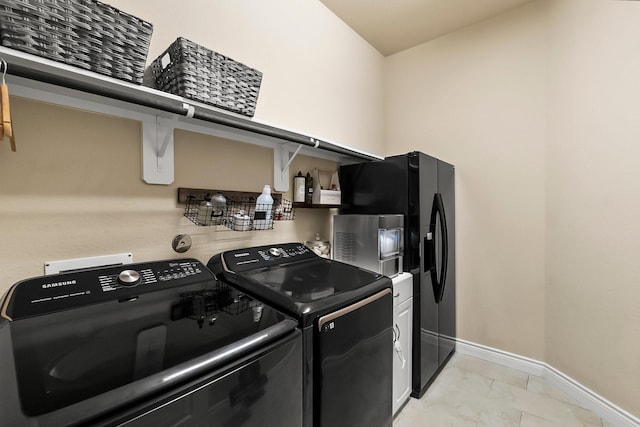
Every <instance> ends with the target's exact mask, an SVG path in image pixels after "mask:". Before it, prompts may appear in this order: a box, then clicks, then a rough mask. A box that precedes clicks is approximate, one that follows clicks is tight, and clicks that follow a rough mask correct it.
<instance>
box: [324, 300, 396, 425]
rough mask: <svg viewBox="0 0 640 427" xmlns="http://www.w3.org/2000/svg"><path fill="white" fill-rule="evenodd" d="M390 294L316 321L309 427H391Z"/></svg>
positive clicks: (391, 312)
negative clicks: (311, 419) (313, 398)
mask: <svg viewBox="0 0 640 427" xmlns="http://www.w3.org/2000/svg"><path fill="white" fill-rule="evenodd" d="M392 299H393V298H392V293H391V289H385V290H383V291H380V292H378V293H376V294H374V295H372V296H370V297H368V298H366V299H364V300H362V301H360V302H357V303H355V304H353V305H350V306H347V307H345V308H343V309H341V310H338V311H336V312H333V313H330V314H328V315H326V316H323V317H320V319H319V320H318V324H317V328H316V339H317V341H316V342H317V343H318V346H317V348H316V356H317V362H316V363H315V369H316V381H315V385H314V387H315V396H316V402H315V409H314V413H315V415H314V418H315V420H314V425H315V426H322V427H340V426H344V427H391V420H392V375H393V374H392V369H393V359H392V357H393V331H392V322H393V306H392Z"/></svg>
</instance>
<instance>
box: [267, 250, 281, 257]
mask: <svg viewBox="0 0 640 427" xmlns="http://www.w3.org/2000/svg"><path fill="white" fill-rule="evenodd" d="M269 255H271V256H272V257H274V258H278V257H280V256H282V251H281V250H280V249H278V248H269Z"/></svg>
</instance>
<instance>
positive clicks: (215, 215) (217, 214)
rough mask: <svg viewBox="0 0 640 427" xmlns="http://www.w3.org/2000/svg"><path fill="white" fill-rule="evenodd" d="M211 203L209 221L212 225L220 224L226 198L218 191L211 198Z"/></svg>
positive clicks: (225, 205)
mask: <svg viewBox="0 0 640 427" xmlns="http://www.w3.org/2000/svg"><path fill="white" fill-rule="evenodd" d="M211 204H212V205H213V212H212V214H211V223H212V224H213V225H220V224H222V220H223V218H224V211H225V209H226V207H227V199H226V197H224V196H223V195H222V193H218V194H216V195H215V196H213V197H212V198H211Z"/></svg>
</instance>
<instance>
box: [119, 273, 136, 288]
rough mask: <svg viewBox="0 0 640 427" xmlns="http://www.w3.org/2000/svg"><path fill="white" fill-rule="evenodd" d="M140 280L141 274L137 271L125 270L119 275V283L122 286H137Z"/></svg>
mask: <svg viewBox="0 0 640 427" xmlns="http://www.w3.org/2000/svg"><path fill="white" fill-rule="evenodd" d="M140 280H141V277H140V273H138V272H137V271H135V270H124V271H121V272H120V274H118V283H120V284H121V285H122V286H135V285H137V284H138V283H140Z"/></svg>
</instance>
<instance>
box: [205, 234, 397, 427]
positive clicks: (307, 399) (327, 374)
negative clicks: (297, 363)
mask: <svg viewBox="0 0 640 427" xmlns="http://www.w3.org/2000/svg"><path fill="white" fill-rule="evenodd" d="M207 266H208V267H209V269H211V271H213V272H214V274H215V275H216V277H217V278H218V279H219V280H221V281H223V282H226V283H229V284H231V285H233V286H234V287H236V288H238V289H240V290H242V291H243V292H246V293H247V294H249V295H251V296H253V297H255V298H256V299H260V300H262V301H265V302H266V303H267V304H269V305H271V306H273V307H276V308H277V309H279V310H281V311H283V312H285V313H286V314H288V315H290V316H293V317H295V318H297V319H298V321H299V326H300V328H302V334H303V357H304V360H303V372H302V375H303V384H304V386H303V400H304V403H303V408H304V409H303V416H304V423H303V426H305V427H311V426H314V427H320V426H322V427H340V426H345V427H346V426H348V427H390V426H391V421H392V411H391V404H392V394H391V393H392V353H393V349H392V347H393V332H392V318H393V307H392V304H393V302H392V299H393V298H392V291H391V290H392V283H391V279H389V278H388V277H385V276H382V275H380V274H377V273H374V272H371V271H368V270H364V269H361V268H358V267H354V266H352V265H348V264H344V263H341V262H338V261H332V260H329V259H325V258H321V257H319V256H317V255H316V254H314V253H313V252H312V251H311V250H310V249H308V248H307V247H306V246H304V245H302V244H299V243H287V244H276V245H272V246H259V247H252V248H245V249H238V250H232V251H227V252H223V253H220V254H218V255H215V256H214V257H212V258H211V259H210V260H209V262H208V264H207Z"/></svg>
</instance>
